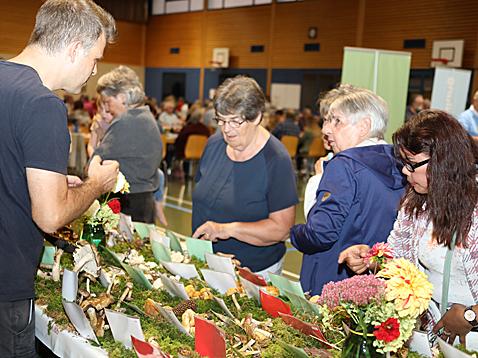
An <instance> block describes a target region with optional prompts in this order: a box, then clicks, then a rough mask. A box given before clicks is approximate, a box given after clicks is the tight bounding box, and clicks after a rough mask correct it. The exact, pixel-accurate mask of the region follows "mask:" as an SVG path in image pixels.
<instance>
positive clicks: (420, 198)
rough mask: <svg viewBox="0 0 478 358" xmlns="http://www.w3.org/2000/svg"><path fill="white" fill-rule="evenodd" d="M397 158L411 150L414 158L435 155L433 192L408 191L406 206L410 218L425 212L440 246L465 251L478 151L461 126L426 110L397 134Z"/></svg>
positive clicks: (476, 192) (477, 193) (476, 191)
mask: <svg viewBox="0 0 478 358" xmlns="http://www.w3.org/2000/svg"><path fill="white" fill-rule="evenodd" d="M393 143H394V147H395V154H396V155H397V157H400V156H401V153H402V152H403V151H404V150H406V151H408V152H410V153H412V154H413V155H416V154H419V153H426V154H427V155H429V156H430V161H429V162H428V167H427V172H426V174H427V180H428V193H427V194H419V193H417V192H415V191H414V190H413V188H412V187H411V186H408V187H407V191H406V194H405V196H404V198H403V199H402V207H403V208H404V209H405V212H406V213H407V214H408V215H409V216H410V217H411V216H415V217H416V218H418V217H419V216H420V215H421V214H424V213H426V215H427V216H428V218H429V220H431V222H432V224H433V236H434V237H435V238H436V240H437V242H438V243H439V244H444V245H447V246H449V247H450V243H451V238H452V236H453V234H454V233H456V235H457V241H456V242H457V244H458V245H461V246H464V247H466V237H467V235H468V232H469V230H470V226H471V223H472V219H473V211H474V208H475V206H476V204H477V201H478V187H477V183H476V175H477V169H476V166H475V165H476V161H477V159H478V147H477V146H476V144H475V143H474V141H473V139H472V138H471V137H470V136H469V135H468V134H467V133H466V131H465V130H464V129H463V127H462V126H461V125H460V124H459V123H458V121H457V120H456V119H455V118H453V117H452V116H451V115H450V114H448V113H446V112H443V111H438V110H425V111H422V112H420V113H419V114H417V115H415V116H413V117H412V118H411V119H410V120H409V121H408V122H407V123H405V124H404V125H403V126H402V127H401V128H400V129H399V130H398V131H397V132H395V133H394V134H393Z"/></svg>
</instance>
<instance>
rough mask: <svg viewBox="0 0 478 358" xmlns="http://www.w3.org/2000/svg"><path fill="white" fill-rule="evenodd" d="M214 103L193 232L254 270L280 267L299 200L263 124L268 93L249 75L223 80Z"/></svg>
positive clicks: (281, 153)
mask: <svg viewBox="0 0 478 358" xmlns="http://www.w3.org/2000/svg"><path fill="white" fill-rule="evenodd" d="M214 109H215V111H216V122H217V124H218V126H219V127H220V129H221V133H218V134H217V135H214V136H212V137H211V138H210V139H209V141H208V144H207V146H206V149H205V150H204V153H203V155H202V157H201V162H200V165H199V169H198V173H197V174H196V187H195V189H194V192H193V217H192V225H193V237H200V238H202V239H204V240H211V241H212V242H213V249H214V252H223V253H227V254H232V255H235V257H236V258H237V259H238V260H239V261H241V264H242V266H243V267H248V268H249V269H251V270H252V271H253V272H256V273H259V274H261V275H264V276H266V277H267V275H268V273H269V272H272V273H280V272H281V270H282V262H283V257H284V254H285V251H286V247H285V243H284V241H285V240H286V239H287V235H288V232H289V229H290V227H291V226H292V225H293V224H294V219H295V205H296V204H297V202H298V198H297V189H296V185H295V175H294V171H293V169H292V163H291V160H290V157H289V154H288V153H287V151H286V150H285V148H284V146H283V145H282V143H280V142H279V140H278V139H277V138H275V137H274V136H271V134H270V133H269V132H268V131H267V130H266V129H265V128H264V127H262V126H261V125H260V122H261V120H262V115H263V113H264V110H265V96H264V94H263V92H262V90H261V88H260V87H259V85H258V84H257V82H256V81H254V80H253V79H252V78H248V77H244V76H236V77H234V78H229V79H227V80H226V81H224V83H223V84H222V85H221V86H219V88H218V90H217V91H216V96H215V98H214Z"/></svg>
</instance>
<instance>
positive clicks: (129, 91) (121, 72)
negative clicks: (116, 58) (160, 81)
mask: <svg viewBox="0 0 478 358" xmlns="http://www.w3.org/2000/svg"><path fill="white" fill-rule="evenodd" d="M96 91H97V92H98V93H99V94H100V95H105V96H108V97H116V96H117V95H119V94H123V95H125V97H126V99H125V104H126V106H128V107H135V106H138V105H141V104H143V103H144V101H145V99H146V96H145V94H144V90H143V86H142V84H141V82H140V80H139V77H138V75H137V74H136V72H134V71H133V70H132V69H131V68H129V67H127V66H119V67H116V68H115V69H113V70H111V71H110V72H108V73H106V74H104V75H103V76H101V77H100V78H99V80H98V84H97V85H96Z"/></svg>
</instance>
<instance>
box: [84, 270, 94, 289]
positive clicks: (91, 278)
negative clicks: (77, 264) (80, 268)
mask: <svg viewBox="0 0 478 358" xmlns="http://www.w3.org/2000/svg"><path fill="white" fill-rule="evenodd" d="M81 276H82V277H85V278H86V291H88V292H89V293H91V292H90V281H93V282H96V278H95V276H93V275H92V274H90V273H88V272H83V273H82V274H81Z"/></svg>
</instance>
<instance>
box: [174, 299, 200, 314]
mask: <svg viewBox="0 0 478 358" xmlns="http://www.w3.org/2000/svg"><path fill="white" fill-rule="evenodd" d="M187 309H192V310H193V311H194V312H196V303H195V302H194V301H193V300H186V301H183V302H181V303H180V304H179V305H177V306H176V307H174V308H173V312H174V314H175V315H176V317H179V318H181V316H182V315H183V313H184V312H186V310H187Z"/></svg>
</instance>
